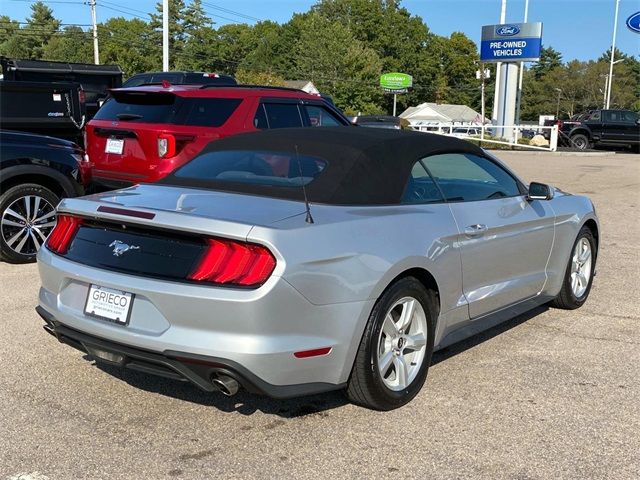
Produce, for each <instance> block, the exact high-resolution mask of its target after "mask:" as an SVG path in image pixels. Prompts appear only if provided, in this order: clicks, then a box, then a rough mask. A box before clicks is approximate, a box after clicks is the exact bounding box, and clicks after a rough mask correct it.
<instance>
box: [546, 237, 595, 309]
mask: <svg viewBox="0 0 640 480" xmlns="http://www.w3.org/2000/svg"><path fill="white" fill-rule="evenodd" d="M596 255H597V245H596V240H595V238H594V237H593V233H592V232H591V229H589V227H582V229H581V230H580V233H578V237H577V238H576V241H575V242H574V244H573V249H572V250H571V257H570V258H569V263H568V265H567V268H566V272H565V275H564V279H563V281H562V289H561V290H560V293H559V294H558V296H557V297H556V298H555V299H553V300H552V302H551V305H552V306H553V307H556V308H562V309H565V310H574V309H576V308H580V307H581V306H582V305H583V304H584V302H586V301H587V297H588V296H589V292H590V291H591V285H592V284H593V274H594V272H595V268H596Z"/></svg>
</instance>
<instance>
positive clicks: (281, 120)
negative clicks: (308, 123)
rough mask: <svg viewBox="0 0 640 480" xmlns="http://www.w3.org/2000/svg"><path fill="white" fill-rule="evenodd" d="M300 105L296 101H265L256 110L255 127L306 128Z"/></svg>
mask: <svg viewBox="0 0 640 480" xmlns="http://www.w3.org/2000/svg"><path fill="white" fill-rule="evenodd" d="M299 103H300V102H299V101H298V100H295V99H292V100H289V99H263V100H262V102H261V103H260V105H258V109H257V110H256V114H255V117H254V126H255V127H256V128H258V129H267V128H269V129H271V128H293V127H302V126H304V122H303V117H302V113H301V112H300V108H299Z"/></svg>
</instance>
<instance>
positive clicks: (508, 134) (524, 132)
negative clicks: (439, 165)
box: [410, 123, 558, 152]
mask: <svg viewBox="0 0 640 480" xmlns="http://www.w3.org/2000/svg"><path fill="white" fill-rule="evenodd" d="M410 128H412V129H413V130H416V131H418V132H429V133H438V134H440V135H448V136H451V137H458V138H463V139H469V140H478V141H481V142H482V143H483V144H484V143H490V144H491V143H493V144H498V145H510V146H514V147H515V146H517V147H519V148H524V149H531V150H543V151H547V152H555V151H556V150H557V148H558V126H557V125H553V126H549V127H543V126H538V125H451V124H450V123H432V124H426V125H411V126H410ZM536 135H541V136H542V137H543V138H544V140H546V141H547V142H548V143H547V145H529V144H528V143H520V139H523V138H526V139H529V140H530V139H531V138H533V137H534V136H536ZM541 143H542V142H541Z"/></svg>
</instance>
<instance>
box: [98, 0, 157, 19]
mask: <svg viewBox="0 0 640 480" xmlns="http://www.w3.org/2000/svg"><path fill="white" fill-rule="evenodd" d="M100 7H101V8H106V9H107V10H113V11H114V12H118V13H124V14H125V15H130V16H132V17H136V18H140V19H142V20H145V21H146V20H147V19H146V18H145V17H142V16H140V15H137V14H135V13H130V12H125V11H124V10H120V9H119V8H114V7H109V6H108V5H103V3H100Z"/></svg>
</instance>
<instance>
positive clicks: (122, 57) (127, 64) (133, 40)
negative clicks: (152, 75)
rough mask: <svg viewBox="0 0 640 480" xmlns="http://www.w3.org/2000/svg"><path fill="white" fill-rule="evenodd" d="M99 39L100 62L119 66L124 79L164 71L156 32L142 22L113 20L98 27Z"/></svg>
mask: <svg viewBox="0 0 640 480" xmlns="http://www.w3.org/2000/svg"><path fill="white" fill-rule="evenodd" d="M98 37H99V39H100V60H101V61H102V62H103V63H116V64H118V65H120V67H121V68H122V70H123V71H124V73H125V77H129V76H131V75H134V74H136V73H140V72H149V71H157V70H160V69H161V68H162V59H161V56H160V48H158V45H157V44H156V43H155V35H154V32H153V31H152V30H151V27H150V25H149V24H148V23H147V22H145V21H143V20H140V19H137V18H134V19H131V20H126V19H124V18H122V17H117V18H110V19H109V20H108V21H107V22H105V23H102V24H100V25H99V26H98Z"/></svg>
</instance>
